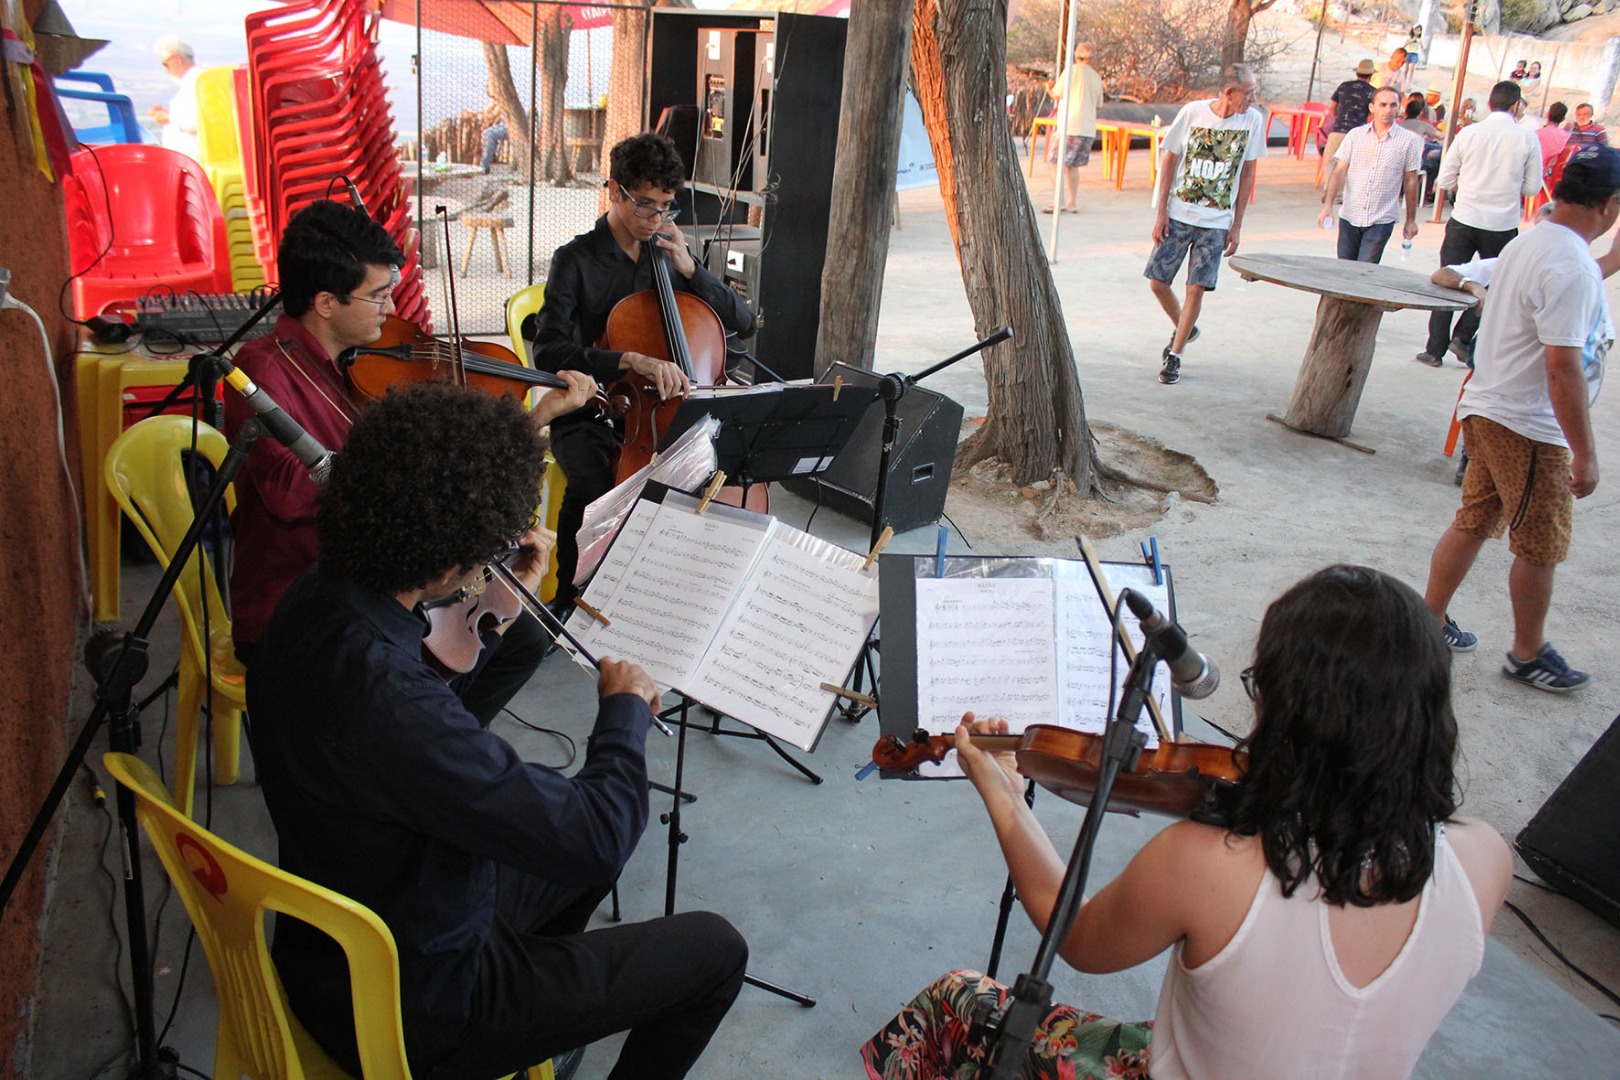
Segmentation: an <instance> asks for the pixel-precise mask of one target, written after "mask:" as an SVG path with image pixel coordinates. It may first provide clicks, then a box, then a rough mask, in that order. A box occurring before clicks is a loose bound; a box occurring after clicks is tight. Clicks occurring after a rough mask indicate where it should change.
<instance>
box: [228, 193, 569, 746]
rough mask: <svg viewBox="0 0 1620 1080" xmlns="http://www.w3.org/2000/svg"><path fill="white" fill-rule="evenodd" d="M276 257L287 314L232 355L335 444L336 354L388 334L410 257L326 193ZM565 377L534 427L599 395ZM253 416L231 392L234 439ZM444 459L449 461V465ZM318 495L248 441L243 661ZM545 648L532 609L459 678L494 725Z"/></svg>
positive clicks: (342, 405) (239, 612)
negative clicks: (401, 273)
mask: <svg viewBox="0 0 1620 1080" xmlns="http://www.w3.org/2000/svg"><path fill="white" fill-rule="evenodd" d="M279 260H280V268H281V309H282V313H281V315H280V316H279V317H278V318H277V319H276V324H275V327H274V328H273V329H272V330H271V332H270V333H268V334H266V335H265V336H263V337H260V338H257V339H255V340H253V341H251V342H249V343H247V344H246V345H244V346H242V348H241V349H239V350H238V351H237V354H236V358H235V363H236V365H237V366H238V367H240V368H241V369H242V370H243V371H245V372H246V373H247V374H248V376H249V377H250V378H251V379H252V380H253V381H254V382H255V383H257V384H258V385H259V387H260V388H261V389H262V390H264V391H265V392H266V393H267V394H269V395H270V396H271V397H272V398H273V399H275V401H276V403H277V404H279V405H280V406H281V407H282V408H283V409H284V410H285V411H286V412H287V414H288V415H289V416H291V417H292V418H293V419H294V420H296V421H298V423H299V424H301V425H302V426H303V427H304V430H306V431H308V432H309V433H310V435H311V436H313V437H314V438H315V440H316V441H317V442H319V443H320V444H321V445H322V446H324V447H326V448H327V449H329V450H333V451H338V450H340V449H341V448H342V446H343V443H344V441H345V439H346V438H347V437H348V433H349V428H350V426H351V425H352V424H353V423H354V420H355V417H356V415H357V414H358V410H359V409H360V408H361V407H362V406H360V405H357V404H356V403H355V401H354V400H352V399H351V397H350V395H349V390H348V384H347V382H346V380H345V378H344V375H343V372H342V371H341V370H340V368H339V366H338V364H337V358H338V356H339V354H341V353H342V352H343V351H344V350H346V349H351V348H355V347H357V346H361V345H369V344H371V343H372V342H374V341H376V340H377V339H378V338H379V337H381V336H382V328H383V322H384V320H385V318H386V317H387V315H388V314H389V313H391V312H392V311H393V309H394V300H393V290H394V287H395V286H396V285H397V284H398V283H399V267H400V266H401V265H402V264H403V263H404V261H405V258H404V256H403V254H401V252H400V250H399V248H398V247H396V246H395V244H394V242H393V240H392V239H391V238H390V237H389V235H388V233H387V231H386V230H384V229H383V227H382V226H381V225H378V224H377V223H376V222H375V221H373V220H372V219H371V217H370V216H369V215H367V214H366V212H365V211H363V210H358V209H351V208H350V207H348V206H346V205H343V204H341V203H336V202H330V201H323V202H317V203H312V204H311V205H309V206H306V207H305V208H304V209H302V210H300V211H299V212H298V213H296V214H294V215H293V216H292V218H291V219H289V220H288V222H287V228H286V231H285V232H283V233H282V237H281V245H280V248H279ZM564 377H565V378H567V379H568V380H569V383H570V389H569V390H567V391H563V390H553V391H551V392H549V393H548V394H546V395H545V396H544V397H543V398H541V399H540V402H539V404H538V405H536V407H535V409H534V411H533V412H532V413H531V415H532V416H533V417H534V420H535V423H536V424H540V425H544V424H547V423H549V422H550V420H551V418H552V417H554V416H556V415H559V414H560V413H563V412H567V411H569V410H572V409H576V408H578V407H579V406H581V405H583V404H584V403H585V402H586V401H587V400H589V398H590V396H591V395H592V394H594V393H595V383H594V382H592V381H591V379H590V377H589V376H586V375H582V374H579V373H574V372H570V373H568V374H566V375H565V376H564ZM251 416H252V412H251V410H250V409H249V408H248V407H247V405H246V404H245V403H244V402H243V401H242V399H241V398H240V397H239V396H237V395H235V394H227V395H226V401H225V429H226V433H227V434H228V435H229V436H231V437H232V438H235V437H236V434H237V432H239V431H240V430H241V428H242V426H243V425H244V424H246V423H247V421H248V420H249V419H250V418H251ZM445 467H446V468H454V462H449V461H447V462H445ZM315 495H316V487H315V484H314V482H313V481H312V480H311V479H310V478H309V474H308V472H306V471H305V469H304V467H303V465H302V464H300V463H299V461H298V459H297V458H296V457H294V456H293V455H292V454H291V453H290V452H289V451H288V450H287V449H286V448H285V447H283V446H281V445H280V444H278V443H277V442H276V441H275V440H274V439H270V438H262V439H259V440H258V441H257V442H256V443H254V444H253V449H252V451H251V452H250V453H249V455H248V459H247V464H246V466H245V467H244V468H243V470H242V472H241V474H240V475H238V477H237V479H236V497H237V502H236V512H235V513H234V514H233V515H232V517H231V531H232V535H233V538H234V541H235V546H236V552H235V558H234V560H233V562H232V564H231V607H232V612H231V616H232V624H231V633H232V637H233V638H234V639H235V643H236V652H237V655H238V657H240V658H241V659H242V660H243V662H244V663H245V662H247V661H248V659H249V658H250V657H251V656H252V653H253V650H254V647H255V646H256V645H257V644H258V641H259V637H260V635H262V634H263V633H264V628H265V626H266V625H267V624H268V623H269V621H270V616H271V614H272V613H273V612H274V611H275V609H276V605H277V604H278V603H279V602H280V601H281V598H282V596H283V594H285V593H286V591H287V589H288V588H289V587H291V585H292V583H293V582H294V581H296V580H297V579H298V577H299V575H301V574H302V573H303V572H304V571H305V570H307V569H309V567H310V566H311V565H313V564H314V562H315V559H316V556H317V554H318V553H319V548H318V543H317V540H316V534H315ZM546 644H547V637H546V635H545V633H544V631H542V630H541V628H540V626H539V624H538V623H537V622H535V621H534V619H533V617H532V616H529V615H524V616H522V617H521V618H519V619H518V620H517V621H516V622H515V623H513V624H512V625H511V626H510V627H509V628H508V629H507V631H506V633H505V634H504V636H502V637H501V638H499V639H498V640H497V639H495V638H494V637H493V635H491V636H490V638H489V639H487V640H486V642H485V649H484V652H483V655H482V656H481V657H480V660H479V666H478V667H477V668H475V669H474V670H473V671H472V672H470V673H469V674H467V675H464V676H462V677H460V678H459V679H458V680H457V681H456V683H457V687H456V688H457V691H458V693H460V694H461V696H462V700H463V701H464V702H465V703H466V705H467V707H468V709H469V710H470V711H471V712H472V713H473V715H475V716H477V717H478V719H479V720H480V721H481V722H483V723H485V724H488V723H489V721H490V720H491V719H493V718H494V716H495V714H496V713H498V712H499V711H500V710H501V708H502V706H504V705H505V704H506V702H507V701H508V700H509V699H510V698H511V696H512V695H513V694H514V693H516V692H517V691H518V689H519V688H521V687H522V685H523V684H524V683H525V682H527V681H528V678H529V676H530V675H531V674H533V672H534V669H535V668H536V667H537V666H539V663H540V660H541V658H542V657H543V656H544V655H545V651H546Z"/></svg>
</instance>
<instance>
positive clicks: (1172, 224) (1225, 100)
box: [1142, 64, 1266, 383]
mask: <svg viewBox="0 0 1620 1080" xmlns="http://www.w3.org/2000/svg"><path fill="white" fill-rule="evenodd" d="M1258 89H1259V85H1258V83H1257V82H1256V80H1255V77H1254V74H1253V72H1252V70H1251V69H1250V68H1249V66H1248V65H1247V64H1229V65H1227V66H1226V67H1225V68H1224V69H1223V70H1222V71H1221V92H1220V96H1219V97H1215V98H1211V99H1210V100H1208V101H1190V102H1188V103H1187V104H1186V105H1183V106H1182V108H1181V112H1180V113H1178V114H1177V115H1176V119H1175V121H1174V122H1173V123H1172V124H1171V125H1170V129H1169V130H1168V131H1166V132H1165V135H1164V167H1163V168H1162V169H1160V170H1159V191H1158V199H1157V200H1156V201H1157V205H1158V213H1157V214H1156V215H1155V216H1154V219H1153V243H1154V248H1153V254H1152V255H1150V256H1148V264H1147V268H1146V269H1145V270H1143V271H1142V276H1143V277H1145V278H1147V279H1148V284H1149V286H1150V287H1151V288H1152V289H1153V296H1154V298H1155V299H1156V300H1158V301H1159V306H1160V307H1162V308H1164V313H1165V314H1166V315H1168V316H1169V317H1170V322H1171V324H1172V325H1174V326H1175V332H1174V334H1173V335H1172V337H1171V339H1170V344H1168V345H1166V346H1165V347H1164V351H1163V353H1162V354H1161V359H1162V360H1163V367H1162V368H1161V369H1160V371H1159V381H1160V382H1162V383H1175V382H1179V381H1180V380H1181V351H1182V350H1183V349H1184V348H1186V346H1187V345H1188V344H1189V343H1190V342H1192V341H1193V340H1194V339H1195V338H1197V337H1198V312H1199V310H1200V309H1201V308H1202V307H1203V304H1204V294H1205V293H1206V292H1210V291H1212V290H1213V289H1214V288H1215V280H1216V277H1217V276H1218V275H1219V273H1220V269H1221V256H1222V255H1231V254H1234V253H1235V252H1236V251H1237V249H1238V233H1239V231H1240V230H1241V228H1242V225H1243V211H1244V209H1245V208H1246V207H1247V206H1248V203H1249V192H1250V191H1251V190H1253V188H1254V174H1255V164H1254V163H1255V161H1256V159H1258V158H1259V157H1260V156H1261V155H1263V154H1264V153H1265V152H1266V140H1265V130H1264V128H1265V122H1264V121H1263V120H1262V119H1261V117H1260V115H1259V114H1258V113H1256V112H1254V111H1251V110H1250V109H1249V102H1250V101H1251V100H1252V99H1253V98H1254V96H1255V94H1256V92H1257V91H1258ZM1183 260H1185V261H1186V263H1187V291H1186V300H1185V302H1183V301H1182V300H1181V299H1179V298H1178V297H1177V296H1176V294H1175V290H1173V289H1172V288H1171V287H1170V285H1171V283H1172V282H1173V281H1175V278H1176V273H1177V272H1178V271H1179V270H1180V269H1181V264H1182V262H1183Z"/></svg>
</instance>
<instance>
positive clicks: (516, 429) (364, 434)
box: [316, 383, 546, 594]
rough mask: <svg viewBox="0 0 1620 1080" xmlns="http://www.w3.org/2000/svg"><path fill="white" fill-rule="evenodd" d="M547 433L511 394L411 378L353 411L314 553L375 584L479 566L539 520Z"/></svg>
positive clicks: (381, 586) (326, 492) (412, 583)
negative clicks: (318, 546) (412, 382)
mask: <svg viewBox="0 0 1620 1080" xmlns="http://www.w3.org/2000/svg"><path fill="white" fill-rule="evenodd" d="M545 452H546V441H545V438H544V437H543V436H542V435H541V434H540V433H539V432H538V431H537V430H536V429H535V426H534V423H533V421H532V420H531V419H530V418H529V416H528V414H527V413H525V412H524V411H523V408H522V406H521V405H519V404H518V402H517V399H515V398H511V397H493V396H491V395H489V394H485V393H482V392H480V391H478V390H472V389H468V388H466V387H458V386H452V385H449V384H442V383H418V384H416V385H414V386H410V387H407V388H405V389H403V390H390V391H389V392H388V396H387V397H385V398H383V399H382V400H380V401H375V402H373V403H372V404H371V405H370V406H368V407H367V408H366V409H365V410H364V411H362V412H361V414H360V418H359V419H358V420H357V421H355V425H354V428H353V429H352V430H351V431H350V432H349V437H348V439H347V440H346V441H345V442H344V444H343V450H342V451H341V452H340V453H339V454H337V456H336V457H335V458H334V459H333V462H332V475H331V477H330V479H328V481H327V483H326V486H325V487H324V488H322V490H321V495H320V502H319V509H318V511H317V514H316V524H317V527H318V530H319V532H320V541H321V564H322V565H323V566H325V567H327V568H330V569H333V570H336V571H337V572H338V573H340V574H342V575H344V576H345V577H348V578H350V579H352V580H353V581H355V582H357V583H358V584H360V585H362V586H364V587H366V588H369V589H374V590H376V591H378V592H382V593H388V594H393V593H399V592H405V591H407V590H410V589H417V588H421V587H422V586H423V585H426V584H427V583H428V582H430V581H432V580H433V579H434V578H436V577H438V576H439V575H440V574H442V573H444V572H445V571H446V570H465V569H471V568H472V567H474V566H479V565H482V564H483V563H486V562H488V561H489V560H490V559H492V558H494V557H495V556H496V555H498V554H500V553H501V552H502V551H504V550H505V549H506V547H507V546H508V545H509V544H511V543H512V541H514V540H516V539H517V538H518V537H519V536H521V535H523V533H524V532H526V531H527V530H528V529H529V527H530V526H531V525H532V524H533V523H534V520H535V508H536V506H537V504H538V503H539V492H540V478H541V474H542V472H543V470H544V468H545V462H544V457H545Z"/></svg>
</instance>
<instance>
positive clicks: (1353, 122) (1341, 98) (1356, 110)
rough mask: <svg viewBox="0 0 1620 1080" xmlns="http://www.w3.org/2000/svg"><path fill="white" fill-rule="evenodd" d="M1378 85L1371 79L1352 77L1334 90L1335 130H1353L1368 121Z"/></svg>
mask: <svg viewBox="0 0 1620 1080" xmlns="http://www.w3.org/2000/svg"><path fill="white" fill-rule="evenodd" d="M1376 93H1378V87H1376V86H1374V85H1373V84H1372V80H1370V79H1350V80H1349V81H1347V82H1342V83H1340V84H1339V88H1338V89H1337V90H1335V91H1333V99H1332V100H1333V130H1334V131H1338V132H1351V131H1354V130H1355V129H1356V128H1358V127H1360V126H1361V125H1363V124H1365V123H1366V122H1367V114H1368V110H1369V109H1370V108H1371V107H1372V99H1373V95H1374V94H1376Z"/></svg>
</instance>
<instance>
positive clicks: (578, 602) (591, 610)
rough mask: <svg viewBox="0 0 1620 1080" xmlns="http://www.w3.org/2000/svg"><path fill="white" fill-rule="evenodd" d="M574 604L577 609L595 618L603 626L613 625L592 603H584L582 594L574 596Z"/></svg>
mask: <svg viewBox="0 0 1620 1080" xmlns="http://www.w3.org/2000/svg"><path fill="white" fill-rule="evenodd" d="M574 606H575V607H577V608H579V610H581V611H583V612H584V613H585V614H587V615H589V616H590V617H591V618H593V619H595V620H596V621H597V622H599V623H601V624H602V625H603V626H612V625H613V620H612V619H610V618H608V617H607V616H606V615H604V614H602V612H601V611H600V610H599V609H598V608H597V607H596V606H595V605H594V604H588V603H586V602H585V598H584V597H583V596H576V597H574Z"/></svg>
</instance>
